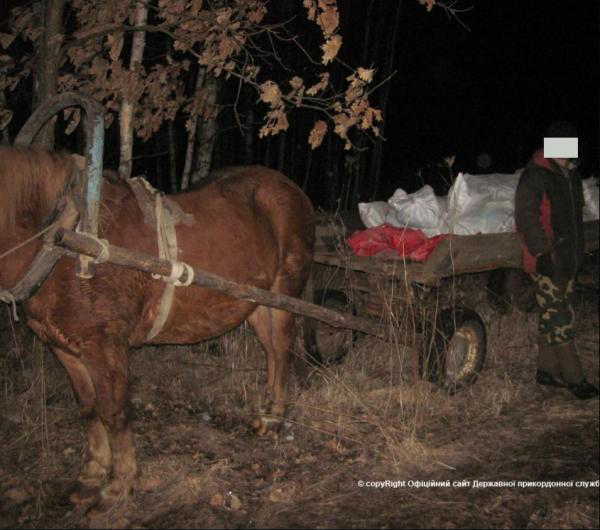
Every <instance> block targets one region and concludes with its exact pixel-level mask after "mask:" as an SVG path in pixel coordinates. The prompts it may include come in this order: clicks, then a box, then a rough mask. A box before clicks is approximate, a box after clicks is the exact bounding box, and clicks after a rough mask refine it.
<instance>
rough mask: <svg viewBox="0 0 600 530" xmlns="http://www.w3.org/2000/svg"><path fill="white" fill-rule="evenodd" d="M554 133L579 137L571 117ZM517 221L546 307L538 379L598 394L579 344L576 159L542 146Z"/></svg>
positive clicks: (524, 181)
mask: <svg viewBox="0 0 600 530" xmlns="http://www.w3.org/2000/svg"><path fill="white" fill-rule="evenodd" d="M547 137H549V138H576V137H577V131H576V129H575V128H574V126H573V125H572V124H570V123H569V122H555V123H553V124H552V125H551V126H550V128H549V129H548V132H547ZM515 224H516V228H517V234H518V235H519V239H520V242H521V246H522V248H523V269H524V270H525V271H526V272H528V273H529V274H530V275H531V277H532V279H533V281H534V282H535V284H536V300H537V303H538V305H539V308H540V315H539V323H538V359H537V373H536V381H537V383H538V384H540V385H549V386H555V387H559V388H566V389H568V390H569V391H570V392H571V393H572V394H573V395H575V396H576V397H577V398H579V399H590V398H593V397H596V396H597V395H598V389H597V388H596V387H595V386H594V385H592V384H590V383H588V382H587V381H586V379H585V377H584V374H583V370H582V367H581V362H580V360H579V356H578V355H577V350H576V348H575V327H574V320H575V313H574V311H573V294H574V290H575V277H576V276H577V272H578V270H579V268H580V267H581V264H582V261H583V252H584V243H585V242H584V235H583V190H582V185H581V177H580V175H579V172H578V171H577V167H576V164H575V160H574V159H570V158H549V157H548V158H547V157H545V155H544V150H543V149H539V150H538V151H536V152H535V153H534V155H533V157H532V158H531V160H530V161H529V163H528V164H527V166H526V168H525V169H524V170H523V173H522V174H521V178H520V179H519V184H518V186H517V192H516V195H515Z"/></svg>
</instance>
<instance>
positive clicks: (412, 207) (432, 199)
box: [388, 185, 444, 229]
mask: <svg viewBox="0 0 600 530" xmlns="http://www.w3.org/2000/svg"><path fill="white" fill-rule="evenodd" d="M388 204H389V205H390V206H392V207H393V208H394V211H395V216H394V219H393V221H395V222H391V223H390V224H393V225H394V226H410V227H413V228H430V229H435V228H437V227H438V224H439V221H440V218H441V216H442V215H443V213H444V212H443V210H442V208H441V204H440V201H439V199H438V197H436V196H435V193H434V191H433V188H432V187H431V186H429V185H426V186H423V187H422V188H421V189H420V190H418V191H416V192H415V193H411V194H408V193H406V192H405V191H404V190H402V189H397V190H396V191H395V192H394V195H392V197H391V198H390V199H389V200H388Z"/></svg>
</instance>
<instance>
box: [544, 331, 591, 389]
mask: <svg viewBox="0 0 600 530" xmlns="http://www.w3.org/2000/svg"><path fill="white" fill-rule="evenodd" d="M553 349H554V350H555V351H556V354H557V356H558V361H559V363H560V371H561V375H562V377H563V379H564V380H565V382H566V383H567V388H568V389H569V391H570V392H571V394H573V395H574V396H575V397H576V398H578V399H590V398H594V397H596V396H597V395H598V389H597V388H596V387H595V386H594V385H592V384H590V383H588V382H587V381H586V380H585V377H584V375H583V369H582V368H581V361H580V360H579V356H578V355H577V349H576V348H575V342H573V341H570V342H563V343H562V344H555V345H554V346H553Z"/></svg>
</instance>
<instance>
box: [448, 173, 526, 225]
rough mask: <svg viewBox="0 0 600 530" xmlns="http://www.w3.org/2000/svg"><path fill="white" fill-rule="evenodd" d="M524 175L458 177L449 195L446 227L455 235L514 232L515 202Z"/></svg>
mask: <svg viewBox="0 0 600 530" xmlns="http://www.w3.org/2000/svg"><path fill="white" fill-rule="evenodd" d="M520 175H521V171H520V170H519V171H517V172H516V173H513V174H504V173H492V174H489V175H470V174H468V173H459V174H458V177H456V180H455V181H454V184H453V185H452V187H451V188H450V190H449V192H448V208H447V212H446V219H445V224H446V227H447V231H448V232H449V233H454V234H460V235H464V234H477V233H482V234H491V233H497V232H514V230H515V223H514V201H515V192H516V189H517V184H518V182H519V177H520Z"/></svg>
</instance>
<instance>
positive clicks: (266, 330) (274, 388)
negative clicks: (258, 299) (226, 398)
mask: <svg viewBox="0 0 600 530" xmlns="http://www.w3.org/2000/svg"><path fill="white" fill-rule="evenodd" d="M248 321H249V322H250V324H251V325H252V327H253V329H254V331H255V333H256V336H257V337H258V340H259V341H260V343H261V345H262V347H263V349H264V350H265V354H266V358H267V403H266V406H265V407H264V409H263V411H261V417H260V418H258V419H256V420H255V422H254V425H253V426H254V428H255V429H256V431H257V433H258V434H259V435H263V434H265V433H266V432H267V431H268V430H269V429H272V428H274V427H276V426H278V425H279V424H280V423H281V421H282V419H283V417H284V414H285V403H286V395H287V390H286V385H287V375H288V365H289V350H290V347H291V345H292V341H293V338H294V315H293V314H292V313H288V312H287V311H281V310H279V309H272V308H269V307H265V306H258V307H257V308H256V309H255V310H254V312H253V313H252V314H251V315H250V317H249V318H248Z"/></svg>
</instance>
